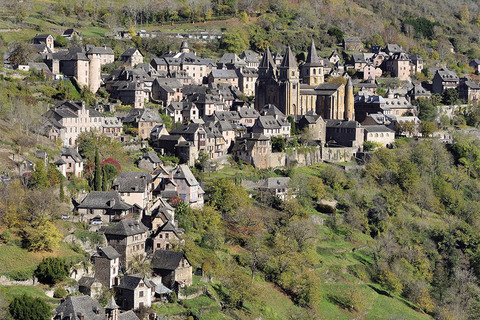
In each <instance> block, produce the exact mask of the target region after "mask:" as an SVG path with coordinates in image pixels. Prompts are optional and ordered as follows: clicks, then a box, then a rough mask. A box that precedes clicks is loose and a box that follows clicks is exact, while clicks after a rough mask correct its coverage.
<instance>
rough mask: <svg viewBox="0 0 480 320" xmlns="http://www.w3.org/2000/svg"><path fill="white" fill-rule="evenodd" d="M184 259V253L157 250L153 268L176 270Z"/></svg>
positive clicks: (153, 259) (154, 255)
mask: <svg viewBox="0 0 480 320" xmlns="http://www.w3.org/2000/svg"><path fill="white" fill-rule="evenodd" d="M183 257H184V254H183V253H182V252H176V251H166V250H157V251H155V253H154V254H153V258H152V266H153V268H154V269H161V270H175V269H177V267H178V265H179V264H180V261H181V260H182V258H183ZM185 259H186V258H185Z"/></svg>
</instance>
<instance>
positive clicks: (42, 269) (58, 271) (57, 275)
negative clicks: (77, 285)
mask: <svg viewBox="0 0 480 320" xmlns="http://www.w3.org/2000/svg"><path fill="white" fill-rule="evenodd" d="M69 270H70V266H69V265H68V264H67V263H66V262H65V261H64V260H63V259H60V258H51V257H49V258H43V260H42V262H40V264H39V265H38V267H37V269H35V273H34V275H35V277H37V278H38V281H40V282H41V283H45V284H56V283H58V282H60V281H63V280H64V279H65V278H66V277H67V276H68V272H69Z"/></svg>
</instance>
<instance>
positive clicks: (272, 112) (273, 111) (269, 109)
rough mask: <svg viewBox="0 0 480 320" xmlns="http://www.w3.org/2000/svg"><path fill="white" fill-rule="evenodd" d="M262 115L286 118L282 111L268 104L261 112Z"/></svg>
mask: <svg viewBox="0 0 480 320" xmlns="http://www.w3.org/2000/svg"><path fill="white" fill-rule="evenodd" d="M260 115H262V116H273V117H276V116H280V117H285V115H284V114H283V112H282V111H280V110H279V109H278V108H277V107H276V106H275V105H273V104H266V105H265V106H264V107H263V109H262V110H261V111H260Z"/></svg>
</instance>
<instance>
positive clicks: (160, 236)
mask: <svg viewBox="0 0 480 320" xmlns="http://www.w3.org/2000/svg"><path fill="white" fill-rule="evenodd" d="M181 233H183V231H182V230H180V229H178V228H177V227H175V225H174V224H173V223H172V222H171V221H167V222H165V223H164V224H163V225H161V226H160V227H158V228H157V230H155V232H154V233H153V235H152V238H153V251H157V250H171V249H172V248H173V246H175V245H178V244H179V243H180V241H181V240H180V235H181Z"/></svg>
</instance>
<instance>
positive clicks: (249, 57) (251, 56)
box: [240, 50, 260, 63]
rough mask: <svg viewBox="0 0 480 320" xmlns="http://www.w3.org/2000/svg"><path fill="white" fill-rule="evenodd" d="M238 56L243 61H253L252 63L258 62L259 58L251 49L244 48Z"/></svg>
mask: <svg viewBox="0 0 480 320" xmlns="http://www.w3.org/2000/svg"><path fill="white" fill-rule="evenodd" d="M240 58H241V59H243V60H244V61H245V62H247V63H248V62H253V63H258V62H260V60H259V59H258V55H257V54H256V53H255V52H253V51H252V50H244V51H243V52H242V53H241V54H240Z"/></svg>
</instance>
